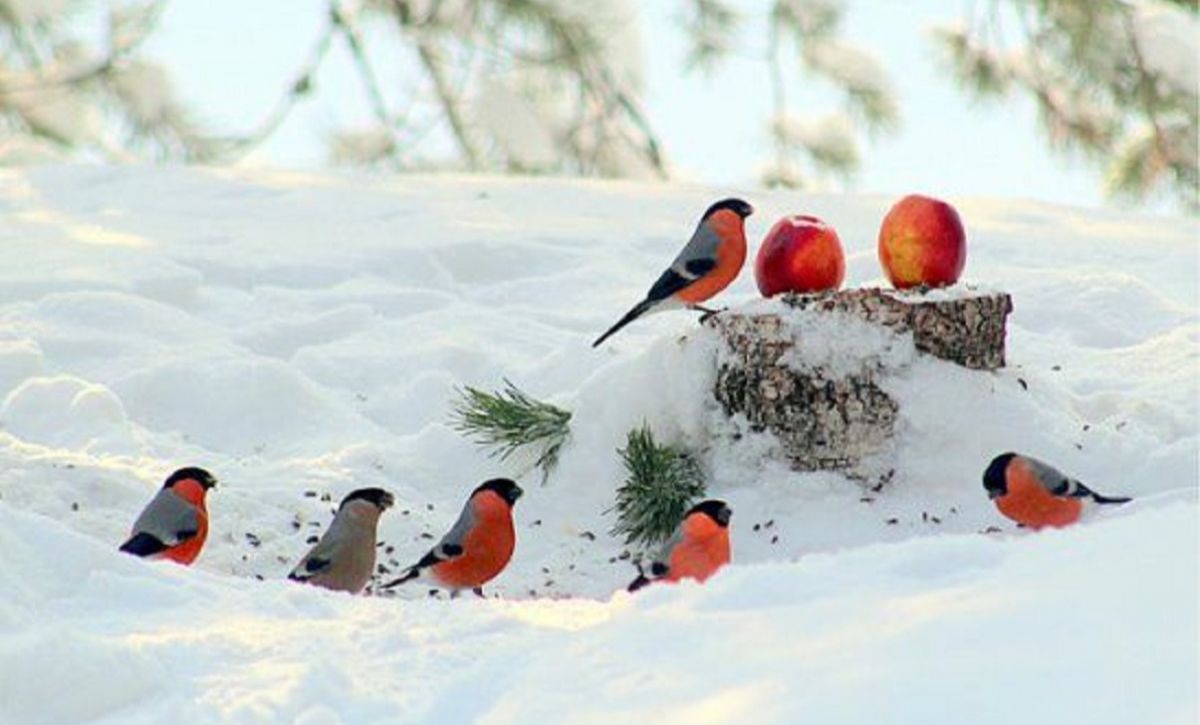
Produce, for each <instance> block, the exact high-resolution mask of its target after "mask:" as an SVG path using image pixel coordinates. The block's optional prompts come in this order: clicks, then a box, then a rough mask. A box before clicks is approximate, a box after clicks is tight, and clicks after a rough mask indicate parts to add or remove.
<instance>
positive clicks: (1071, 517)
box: [983, 453, 1132, 529]
mask: <svg viewBox="0 0 1200 725" xmlns="http://www.w3.org/2000/svg"><path fill="white" fill-rule="evenodd" d="M983 487H984V489H986V490H987V493H988V498H990V499H992V500H993V501H994V502H995V503H996V508H997V509H999V510H1000V513H1002V514H1004V515H1005V516H1006V517H1008V518H1010V519H1012V520H1013V521H1016V522H1017V523H1018V524H1021V525H1022V526H1027V527H1029V528H1031V529H1041V528H1044V527H1047V526H1050V527H1055V528H1059V527H1063V526H1069V525H1071V524H1073V523H1075V522H1076V521H1078V520H1079V517H1080V516H1081V515H1082V514H1083V508H1084V502H1086V501H1091V502H1093V503H1096V504H1105V505H1107V504H1119V503H1127V502H1128V501H1130V500H1132V499H1129V498H1125V497H1113V496H1102V495H1100V494H1098V493H1096V492H1095V491H1093V490H1091V489H1090V488H1088V487H1087V486H1085V485H1083V484H1082V483H1080V482H1079V481H1077V480H1075V479H1074V478H1071V477H1070V476H1068V475H1066V474H1065V473H1063V472H1062V471H1059V470H1058V469H1057V468H1055V467H1054V466H1051V465H1050V464H1049V463H1044V462H1042V461H1039V460H1038V459H1036V458H1033V457H1032V456H1023V455H1019V454H1017V453H1004V454H1001V455H999V456H996V457H995V458H994V459H992V462H991V463H990V464H988V467H987V470H985V471H984V472H983Z"/></svg>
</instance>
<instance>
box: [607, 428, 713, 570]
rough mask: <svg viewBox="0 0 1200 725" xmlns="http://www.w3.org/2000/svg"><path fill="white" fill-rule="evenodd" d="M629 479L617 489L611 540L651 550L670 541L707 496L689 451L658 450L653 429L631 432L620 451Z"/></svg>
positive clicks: (701, 473)
mask: <svg viewBox="0 0 1200 725" xmlns="http://www.w3.org/2000/svg"><path fill="white" fill-rule="evenodd" d="M617 453H618V454H619V455H620V456H621V460H622V461H623V462H624V464H625V469H626V471H628V476H627V477H626V479H625V483H624V484H622V485H621V487H620V488H618V489H617V503H616V505H615V506H614V507H613V509H615V510H616V512H617V524H616V525H615V526H614V527H613V528H612V531H611V533H612V535H613V536H623V537H625V543H626V544H629V545H637V544H640V545H642V546H644V547H650V546H653V545H655V544H659V543H661V542H663V541H666V539H667V538H668V537H670V536H671V534H672V533H673V532H674V531H675V528H676V527H677V526H678V525H679V521H680V519H682V518H683V514H684V512H685V511H687V509H688V507H689V506H690V505H692V503H694V502H695V501H697V500H699V499H701V498H703V496H704V472H703V470H702V469H701V468H700V464H699V462H697V461H696V459H695V457H694V456H692V455H691V454H690V453H688V452H687V451H685V450H682V449H679V448H676V447H673V446H664V445H660V444H659V443H658V442H656V441H655V440H654V434H653V433H651V432H650V428H649V427H648V426H646V425H642V427H640V428H635V429H634V430H631V431H629V436H628V438H627V439H626V443H625V447H624V448H622V449H620V450H618V451H617Z"/></svg>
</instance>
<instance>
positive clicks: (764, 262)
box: [754, 215, 846, 297]
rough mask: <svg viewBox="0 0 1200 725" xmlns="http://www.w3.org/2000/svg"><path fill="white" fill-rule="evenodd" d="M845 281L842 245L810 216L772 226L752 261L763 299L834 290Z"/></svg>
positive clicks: (820, 223)
mask: <svg viewBox="0 0 1200 725" xmlns="http://www.w3.org/2000/svg"><path fill="white" fill-rule="evenodd" d="M845 277H846V255H845V254H843V253H842V241H841V240H840V239H838V235H837V232H836V231H834V229H833V227H831V226H829V225H828V224H826V223H825V222H823V221H821V220H820V219H818V218H816V217H814V216H804V215H792V216H786V217H784V218H782V219H780V220H779V221H777V222H775V226H773V227H771V231H769V232H767V236H766V238H764V239H763V243H762V245H761V246H760V247H759V248H758V257H757V258H756V259H755V261H754V278H755V280H756V281H757V282H758V291H759V292H762V295H763V297H771V296H774V295H777V294H779V293H780V292H824V291H827V290H836V289H837V288H838V287H841V286H842V280H843V279H845Z"/></svg>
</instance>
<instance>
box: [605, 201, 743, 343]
mask: <svg viewBox="0 0 1200 725" xmlns="http://www.w3.org/2000/svg"><path fill="white" fill-rule="evenodd" d="M753 213H754V208H753V207H752V206H750V205H749V204H747V203H746V202H744V201H742V200H741V199H723V200H721V201H718V202H717V203H716V204H713V205H712V206H710V207H709V208H708V211H706V212H704V216H703V217H701V218H700V223H699V224H698V225H697V226H696V231H694V232H692V238H691V239H690V240H688V243H687V246H685V247H684V248H683V251H682V252H680V253H679V256H678V257H676V258H675V261H674V262H671V266H670V267H668V268H667V271H665V272H663V273H662V276H661V277H659V278H658V281H657V282H655V283H654V286H653V287H651V288H650V291H649V292H648V293H646V299H644V300H642V301H641V302H639V303H637V305H635V306H634V308H633V309H632V310H630V311H629V312H627V313H626V314H625V316H624V317H622V318H621V319H620V320H618V321H617V324H615V325H613V326H612V327H610V328H609V329H608V332H605V333H604V334H603V335H601V336H600V337H599V338H597V340H596V341H595V342H593V343H592V347H598V346H599V345H600V343H602V342H604V341H605V340H607V339H608V338H609V336H611V335H612V334H613V333H615V332H616V331H617V330H620V329H621V328H622V327H624V326H626V325H628V324H629V323H630V322H633V321H634V320H636V319H637V318H639V317H641V316H642V315H647V314H650V313H651V312H661V311H664V310H671V309H678V308H680V307H690V308H692V309H696V310H701V311H703V312H706V313H712V312H713V311H712V310H708V309H706V308H704V307H701V306H700V303H701V302H704V301H705V300H707V299H709V298H710V297H712V296H714V295H716V294H717V293H718V292H720V291H721V290H723V289H725V288H726V287H728V286H729V284H730V283H731V282H733V280H735V279H737V276H738V273H739V272H741V271H742V265H743V264H744V263H745V261H746V229H745V219H746V217H748V216H750V215H751V214H753Z"/></svg>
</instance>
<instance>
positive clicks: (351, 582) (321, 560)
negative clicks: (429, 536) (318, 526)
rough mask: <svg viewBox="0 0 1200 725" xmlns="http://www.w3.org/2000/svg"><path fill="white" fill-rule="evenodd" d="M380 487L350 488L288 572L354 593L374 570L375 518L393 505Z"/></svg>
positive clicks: (296, 577) (296, 578)
mask: <svg viewBox="0 0 1200 725" xmlns="http://www.w3.org/2000/svg"><path fill="white" fill-rule="evenodd" d="M395 502H396V499H395V498H394V497H393V496H392V494H390V493H388V492H387V491H384V490H383V489H382V488H360V489H358V490H357V491H351V492H350V494H349V495H347V496H346V497H345V498H344V499H342V503H341V505H340V506H338V510H337V513H336V514H334V517H333V523H332V524H330V525H329V528H328V529H327V530H326V531H325V535H324V536H322V537H321V540H320V541H318V542H317V543H316V544H315V545H313V548H312V549H311V550H309V552H308V553H307V554H305V555H304V558H303V559H301V560H300V562H299V563H298V564H296V568H294V569H292V573H291V574H288V579H291V580H292V581H299V582H305V583H308V584H313V585H315V586H319V587H324V588H326V589H332V590H334V591H341V592H350V593H351V594H358V593H359V592H361V591H362V590H363V589H364V588H365V587H366V586H367V582H369V581H371V575H372V574H373V573H374V572H375V530H376V529H377V528H378V525H379V517H380V516H382V515H383V512H384V511H387V510H388V509H389V508H391V507H392V505H393V504H395Z"/></svg>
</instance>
